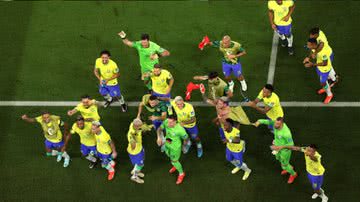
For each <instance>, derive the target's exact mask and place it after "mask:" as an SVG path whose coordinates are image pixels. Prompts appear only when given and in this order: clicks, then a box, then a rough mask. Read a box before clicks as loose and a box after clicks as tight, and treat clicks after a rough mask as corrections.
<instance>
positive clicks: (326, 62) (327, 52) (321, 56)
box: [303, 38, 334, 104]
mask: <svg viewBox="0 0 360 202" xmlns="http://www.w3.org/2000/svg"><path fill="white" fill-rule="evenodd" d="M307 47H308V48H309V49H310V50H318V48H319V44H318V42H317V41H316V39H314V38H310V39H309V40H308V42H307ZM329 47H330V46H324V47H323V48H322V49H321V50H320V51H319V52H318V53H317V54H316V59H315V61H312V58H309V57H307V58H305V59H304V61H303V63H304V66H305V67H307V68H310V67H316V73H317V74H318V76H319V78H320V84H321V86H322V88H321V89H320V90H318V92H317V93H318V94H319V95H320V94H323V93H326V98H325V100H324V104H329V103H330V102H331V100H332V98H333V97H334V94H333V93H332V92H331V86H330V85H329V83H328V81H327V80H328V77H329V74H330V71H331V69H332V68H333V67H332V63H331V59H330V56H331V53H332V50H331V49H330V48H329Z"/></svg>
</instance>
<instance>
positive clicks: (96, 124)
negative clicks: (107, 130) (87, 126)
mask: <svg viewBox="0 0 360 202" xmlns="http://www.w3.org/2000/svg"><path fill="white" fill-rule="evenodd" d="M100 126H101V123H100V121H93V122H92V123H91V132H93V133H95V134H99V132H100V131H101V129H100Z"/></svg>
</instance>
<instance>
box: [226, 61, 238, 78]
mask: <svg viewBox="0 0 360 202" xmlns="http://www.w3.org/2000/svg"><path fill="white" fill-rule="evenodd" d="M222 70H223V73H224V75H225V77H229V76H230V75H231V73H233V74H234V75H235V76H236V77H239V76H241V74H242V67H241V63H240V62H238V63H237V64H228V63H226V62H223V63H222Z"/></svg>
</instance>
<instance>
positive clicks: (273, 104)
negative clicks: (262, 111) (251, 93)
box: [257, 90, 284, 121]
mask: <svg viewBox="0 0 360 202" xmlns="http://www.w3.org/2000/svg"><path fill="white" fill-rule="evenodd" d="M257 98H258V99H259V100H263V102H264V105H265V106H268V107H270V108H271V109H270V110H269V111H268V112H267V113H266V116H267V117H268V118H270V119H271V120H273V121H275V120H276V119H277V118H278V117H284V111H283V109H282V107H281V104H280V99H279V96H277V95H276V94H275V93H274V92H272V93H271V96H270V97H263V90H261V91H260V93H259V95H258V96H257Z"/></svg>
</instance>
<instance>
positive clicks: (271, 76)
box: [267, 32, 279, 84]
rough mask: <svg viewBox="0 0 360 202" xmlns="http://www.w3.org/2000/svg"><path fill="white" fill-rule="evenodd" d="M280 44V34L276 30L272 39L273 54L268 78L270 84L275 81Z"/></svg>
mask: <svg viewBox="0 0 360 202" xmlns="http://www.w3.org/2000/svg"><path fill="white" fill-rule="evenodd" d="M278 45H279V36H278V35H277V33H276V32H274V35H273V40H272V47H271V54H270V63H269V72H268V80H267V83H268V84H273V83H274V76H275V66H276V57H277V52H278Z"/></svg>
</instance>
